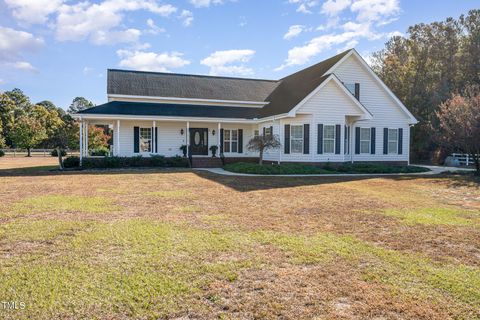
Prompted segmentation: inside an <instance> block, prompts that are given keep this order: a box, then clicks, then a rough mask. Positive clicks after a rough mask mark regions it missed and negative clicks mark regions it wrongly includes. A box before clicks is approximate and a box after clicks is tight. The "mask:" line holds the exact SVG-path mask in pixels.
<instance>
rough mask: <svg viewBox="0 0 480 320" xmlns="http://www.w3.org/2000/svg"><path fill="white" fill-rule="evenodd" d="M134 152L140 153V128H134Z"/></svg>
mask: <svg viewBox="0 0 480 320" xmlns="http://www.w3.org/2000/svg"><path fill="white" fill-rule="evenodd" d="M133 152H134V153H139V152H140V128H139V127H133Z"/></svg>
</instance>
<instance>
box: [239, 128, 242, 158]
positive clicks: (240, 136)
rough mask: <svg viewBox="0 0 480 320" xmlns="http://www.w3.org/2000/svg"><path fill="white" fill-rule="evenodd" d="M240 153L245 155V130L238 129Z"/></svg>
mask: <svg viewBox="0 0 480 320" xmlns="http://www.w3.org/2000/svg"><path fill="white" fill-rule="evenodd" d="M238 153H243V129H238Z"/></svg>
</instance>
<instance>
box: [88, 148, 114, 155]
mask: <svg viewBox="0 0 480 320" xmlns="http://www.w3.org/2000/svg"><path fill="white" fill-rule="evenodd" d="M109 154H110V150H109V149H108V148H106V147H98V148H96V149H93V150H92V151H91V155H92V156H96V157H106V156H108V155H109Z"/></svg>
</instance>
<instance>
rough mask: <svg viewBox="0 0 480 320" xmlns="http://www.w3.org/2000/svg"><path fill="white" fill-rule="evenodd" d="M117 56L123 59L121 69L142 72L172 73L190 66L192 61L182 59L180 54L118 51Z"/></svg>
mask: <svg viewBox="0 0 480 320" xmlns="http://www.w3.org/2000/svg"><path fill="white" fill-rule="evenodd" d="M117 55H118V56H119V57H120V58H121V60H120V63H119V65H120V66H121V67H126V68H132V69H135V70H141V71H158V72H171V71H170V70H171V69H176V68H181V67H184V66H186V65H189V64H190V61H188V60H185V59H183V58H182V56H183V54H181V53H179V52H170V53H168V52H163V53H155V52H145V51H138V50H136V51H130V50H118V51H117Z"/></svg>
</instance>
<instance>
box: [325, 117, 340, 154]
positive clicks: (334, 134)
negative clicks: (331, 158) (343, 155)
mask: <svg viewBox="0 0 480 320" xmlns="http://www.w3.org/2000/svg"><path fill="white" fill-rule="evenodd" d="M327 127H332V128H333V138H325V137H326V134H325V131H326V129H327ZM336 138H337V130H336V128H335V125H334V124H324V125H323V141H322V144H323V153H324V154H335V140H336ZM325 140H328V141H332V143H333V144H332V145H333V151H332V152H326V151H325V150H326V148H325Z"/></svg>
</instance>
